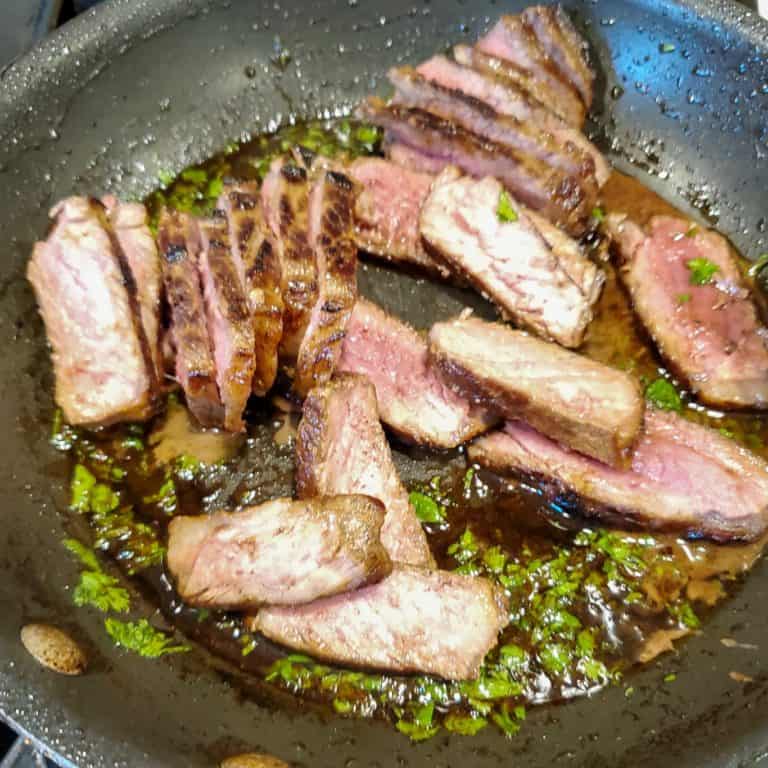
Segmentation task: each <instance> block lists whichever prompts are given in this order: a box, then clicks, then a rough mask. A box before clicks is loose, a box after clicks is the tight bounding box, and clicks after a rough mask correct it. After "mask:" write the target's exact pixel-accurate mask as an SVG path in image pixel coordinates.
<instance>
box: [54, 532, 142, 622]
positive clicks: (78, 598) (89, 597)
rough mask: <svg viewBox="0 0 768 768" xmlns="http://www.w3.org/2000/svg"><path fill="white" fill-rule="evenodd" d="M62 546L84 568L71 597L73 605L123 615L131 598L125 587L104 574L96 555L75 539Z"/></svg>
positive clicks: (67, 540) (68, 540) (66, 541)
mask: <svg viewBox="0 0 768 768" xmlns="http://www.w3.org/2000/svg"><path fill="white" fill-rule="evenodd" d="M64 546H65V547H66V548H67V549H68V550H69V551H70V552H71V553H72V554H73V555H75V556H76V557H77V558H78V560H80V562H81V563H82V564H83V565H84V566H85V567H86V569H87V570H84V571H82V572H81V574H80V582H79V583H78V585H77V587H75V591H74V593H73V595H72V599H73V600H74V603H75V605H77V606H80V607H82V606H84V605H90V606H92V607H94V608H98V609H99V610H100V611H115V612H116V613H124V612H125V611H127V610H128V609H129V608H130V605H131V597H130V595H129V593H128V590H127V589H125V587H122V586H120V582H119V581H118V580H117V579H116V578H115V577H114V576H110V575H109V574H108V573H105V572H104V570H103V569H102V567H101V564H100V563H99V561H98V559H97V558H96V555H95V554H94V553H93V552H92V551H91V550H90V549H88V548H87V547H85V546H84V545H83V544H81V543H80V542H79V541H77V540H76V539H65V540H64Z"/></svg>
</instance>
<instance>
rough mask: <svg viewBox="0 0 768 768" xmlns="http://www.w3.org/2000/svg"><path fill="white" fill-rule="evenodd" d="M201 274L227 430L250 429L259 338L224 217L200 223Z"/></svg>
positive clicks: (240, 430)
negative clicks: (250, 400)
mask: <svg viewBox="0 0 768 768" xmlns="http://www.w3.org/2000/svg"><path fill="white" fill-rule="evenodd" d="M198 227H199V230H200V245H201V248H200V257H199V269H200V277H201V282H202V286H203V298H204V300H205V311H206V316H207V320H208V333H209V335H210V338H211V342H212V344H213V358H214V362H215V363H216V382H217V384H218V387H219V394H220V396H221V402H222V404H223V406H224V429H226V430H227V431H229V432H242V431H244V430H245V424H244V422H243V411H244V410H245V406H246V403H247V402H248V397H249V396H250V394H251V387H252V383H253V371H254V366H255V362H254V337H253V321H252V320H251V310H250V307H249V306H248V299H247V298H246V296H245V289H244V287H243V283H242V282H241V274H240V271H239V270H238V268H237V266H236V264H235V260H234V258H233V257H232V253H231V252H230V249H229V228H228V225H227V220H226V218H225V217H224V216H223V215H217V216H214V217H213V218H211V219H201V220H199V221H198Z"/></svg>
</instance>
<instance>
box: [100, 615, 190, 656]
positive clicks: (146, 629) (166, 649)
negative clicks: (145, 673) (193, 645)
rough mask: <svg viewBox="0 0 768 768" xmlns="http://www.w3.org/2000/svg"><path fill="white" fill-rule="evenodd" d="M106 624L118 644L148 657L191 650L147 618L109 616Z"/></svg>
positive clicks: (110, 634) (108, 631)
mask: <svg viewBox="0 0 768 768" xmlns="http://www.w3.org/2000/svg"><path fill="white" fill-rule="evenodd" d="M104 626H105V627H106V630H107V634H109V636H110V637H111V638H112V639H113V640H114V641H115V643H116V644H117V645H119V646H120V647H121V648H125V649H126V650H128V651H133V652H134V653H138V654H139V655H140V656H144V657H145V658H148V659H156V658H158V657H160V656H164V655H165V654H166V653H183V652H184V651H188V650H189V646H188V645H182V644H180V643H176V642H175V641H174V639H173V638H172V637H170V636H169V635H166V634H165V632H161V631H160V630H159V629H155V628H154V627H153V626H152V625H151V624H150V623H149V622H148V621H147V620H146V619H139V620H138V621H118V620H117V619H112V618H109V619H106V620H105V621H104Z"/></svg>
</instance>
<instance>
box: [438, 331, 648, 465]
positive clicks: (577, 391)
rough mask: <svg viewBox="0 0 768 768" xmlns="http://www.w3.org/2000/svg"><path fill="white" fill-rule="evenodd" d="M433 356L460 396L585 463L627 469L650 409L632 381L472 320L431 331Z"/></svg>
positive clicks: (520, 334)
mask: <svg viewBox="0 0 768 768" xmlns="http://www.w3.org/2000/svg"><path fill="white" fill-rule="evenodd" d="M429 352H430V356H431V359H432V360H433V361H434V363H435V365H436V366H437V367H438V368H439V369H440V372H441V373H442V375H443V378H444V379H445V380H446V381H447V382H449V384H450V385H451V386H452V387H453V389H455V391H456V392H458V393H459V394H460V395H461V396H462V397H466V398H467V399H470V400H472V401H473V402H477V403H479V404H481V405H483V406H485V407H487V408H489V409H492V410H494V411H496V412H497V413H500V414H501V415H502V416H504V417H505V418H507V419H519V420H521V421H525V422H527V423H528V424H530V425H531V426H532V427H534V428H535V429H537V430H538V431H539V432H541V433H543V434H544V435H546V436H547V437H550V438H552V439H553V440H557V441H558V442H559V443H561V444H562V445H564V446H566V447H568V448H572V449H573V450H575V451H579V452H580V453H584V454H586V455H587V456H592V457H593V458H595V459H598V460H600V461H603V462H605V463H607V464H612V465H614V466H625V465H626V464H627V462H628V459H629V458H630V454H631V452H632V449H633V447H634V444H635V441H636V440H637V437H638V434H639V432H640V428H641V426H642V422H643V411H644V407H645V401H644V399H643V394H642V392H641V390H640V387H639V385H638V384H637V382H636V381H635V380H634V379H633V378H632V377H631V376H630V375H629V374H627V373H624V372H623V371H618V370H616V369H614V368H610V367H609V366H607V365H603V364H602V363H598V362H595V361H594V360H590V359H589V358H587V357H582V356H581V355H577V354H575V353H574V352H569V351H567V350H565V349H562V348H561V347H559V346H557V345H556V344H551V343H549V342H546V341H541V340H540V339H536V338H534V337H533V336H529V335H528V334H526V333H523V332H521V331H513V330H512V329H510V328H508V327H506V326H504V325H500V324H499V323H486V322H484V321H482V320H477V319H475V318H472V317H467V318H458V319H456V320H452V321H450V322H445V323H436V324H435V325H433V326H432V330H431V331H430V332H429Z"/></svg>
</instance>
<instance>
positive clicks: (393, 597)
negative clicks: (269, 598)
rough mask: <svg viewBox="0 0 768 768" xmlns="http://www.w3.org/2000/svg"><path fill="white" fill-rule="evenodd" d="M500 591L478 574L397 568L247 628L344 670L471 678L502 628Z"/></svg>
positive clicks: (275, 611)
mask: <svg viewBox="0 0 768 768" xmlns="http://www.w3.org/2000/svg"><path fill="white" fill-rule="evenodd" d="M507 610H508V603H507V598H506V597H505V595H504V593H503V592H502V591H501V590H500V589H499V588H497V587H494V585H493V584H492V583H491V582H490V581H488V580H487V579H484V578H480V577H477V576H465V575H463V574H459V573H451V572H449V571H429V570H425V569H423V568H415V567H413V566H406V565H397V566H395V568H394V570H393V571H392V573H391V574H390V575H389V576H388V577H387V578H386V579H384V580H383V581H380V582H379V583H378V584H375V585H373V586H370V587H365V588H363V589H359V590H357V591H356V592H352V593H349V594H345V595H338V596H336V597H330V598H326V599H324V600H318V601H316V602H314V603H310V604H309V605H303V606H299V607H295V608H280V607H274V608H273V607H267V608H262V609H261V610H260V611H259V612H258V614H257V615H256V616H255V617H254V619H252V622H251V628H252V629H255V630H258V631H259V632H262V633H263V634H265V635H266V636H267V637H268V638H270V639H271V640H274V641H276V642H278V643H281V644H282V645H285V646H288V647H289V648H294V649H296V650H298V651H303V652H305V653H309V654H311V655H312V656H313V657H315V658H320V659H326V660H328V661H331V662H336V663H338V664H342V665H344V666H347V665H351V666H358V667H372V668H375V669H384V670H389V671H391V672H421V673H425V674H430V675H437V676H439V677H443V678H446V679H448V680H469V679H474V678H476V677H477V676H478V674H479V672H480V665H481V664H482V662H483V659H484V658H485V655H486V654H487V653H488V651H490V650H491V648H493V647H494V646H495V645H496V643H497V639H498V634H499V632H500V631H501V630H502V629H503V628H504V627H505V626H506V625H507V621H508V619H507Z"/></svg>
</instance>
